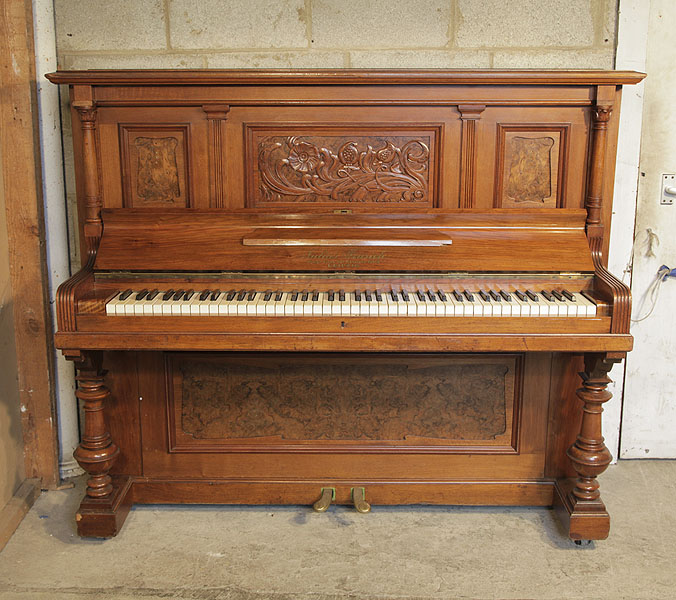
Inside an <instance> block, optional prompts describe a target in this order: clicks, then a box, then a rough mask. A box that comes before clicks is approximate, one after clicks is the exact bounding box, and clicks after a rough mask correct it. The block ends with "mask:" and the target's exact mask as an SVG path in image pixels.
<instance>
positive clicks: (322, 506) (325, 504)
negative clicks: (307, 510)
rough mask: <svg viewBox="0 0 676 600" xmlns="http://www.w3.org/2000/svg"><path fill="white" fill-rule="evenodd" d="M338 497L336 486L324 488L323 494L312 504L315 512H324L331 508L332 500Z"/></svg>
mask: <svg viewBox="0 0 676 600" xmlns="http://www.w3.org/2000/svg"><path fill="white" fill-rule="evenodd" d="M335 499H336V488H330V487H328V488H322V495H321V496H320V497H319V500H317V502H315V503H314V504H313V505H312V508H313V509H314V511H315V512H319V513H323V512H326V511H327V510H328V509H329V506H331V502H332V501H333V500H335Z"/></svg>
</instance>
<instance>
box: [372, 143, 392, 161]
mask: <svg viewBox="0 0 676 600" xmlns="http://www.w3.org/2000/svg"><path fill="white" fill-rule="evenodd" d="M394 150H395V149H394V146H393V145H392V144H391V143H388V144H387V146H385V147H384V148H381V149H380V150H378V152H377V154H376V157H377V158H378V160H379V161H380V162H383V163H389V162H392V160H394V157H395V156H396V154H395V151H394Z"/></svg>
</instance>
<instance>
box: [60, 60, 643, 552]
mask: <svg viewBox="0 0 676 600" xmlns="http://www.w3.org/2000/svg"><path fill="white" fill-rule="evenodd" d="M48 77H49V79H50V80H51V81H53V82H54V83H60V84H68V85H69V86H70V98H71V106H72V113H73V134H74V136H73V139H74V146H75V156H76V159H75V167H76V176H77V177H76V178H77V192H78V208H79V217H80V218H79V230H80V243H81V247H82V256H83V257H85V258H84V260H83V266H82V269H81V270H80V271H79V272H78V273H77V274H76V275H74V276H73V277H72V278H71V279H70V280H68V281H67V282H66V283H64V284H63V285H62V286H61V287H60V289H59V291H58V295H57V314H58V333H57V334H56V343H57V346H58V347H59V348H60V349H61V350H62V351H63V352H64V354H65V355H66V356H67V357H68V358H70V359H72V360H73V361H74V362H75V364H76V367H77V369H78V390H77V395H78V397H79V398H80V399H81V400H82V401H83V405H84V413H85V426H84V432H83V436H82V442H81V444H80V446H79V447H78V449H77V451H76V452H75V456H76V458H77V460H78V461H79V463H80V464H81V465H82V467H83V468H84V469H85V470H86V471H87V472H88V474H89V481H88V487H87V494H86V497H85V498H84V500H83V502H82V505H81V507H80V509H79V511H78V513H77V517H76V518H77V522H78V531H79V533H80V534H81V535H83V536H95V537H109V536H113V535H115V534H116V533H117V532H118V531H119V529H120V527H121V526H122V523H123V521H124V519H125V516H126V514H127V512H128V510H129V508H130V506H131V505H133V504H134V503H139V504H142V503H157V502H183V503H245V504H261V503H265V504H269V503H272V504H286V503H294V504H306V505H311V504H313V503H315V502H317V504H316V508H317V509H318V510H325V509H326V508H327V506H328V504H329V503H330V502H337V503H354V504H355V507H356V508H357V509H358V510H360V511H365V510H368V506H369V504H371V505H375V506H377V505H379V504H414V503H431V504H485V505H537V506H555V507H557V508H558V512H559V514H560V515H561V517H562V520H563V523H564V525H565V528H566V531H567V533H568V535H569V536H570V537H571V538H573V539H576V540H580V539H602V538H605V537H606V536H607V535H608V531H609V516H608V513H607V511H606V508H605V506H604V504H603V502H602V501H601V497H600V493H599V489H598V487H599V486H598V482H597V476H598V475H599V474H601V473H602V472H603V471H604V469H605V468H606V466H607V465H608V463H609V462H610V460H611V457H610V454H609V452H608V450H607V449H606V447H605V445H604V443H603V437H602V435H601V413H602V405H603V403H604V402H606V401H607V400H608V399H609V398H610V394H609V393H608V391H607V389H606V388H607V384H608V382H609V379H608V377H607V373H608V371H609V370H610V368H611V366H612V364H613V363H615V362H617V361H619V360H621V359H622V358H623V357H624V356H625V353H626V352H627V351H629V350H630V349H631V345H632V338H631V336H630V335H629V311H630V296H629V291H628V289H627V288H626V287H625V286H624V285H623V284H622V283H621V282H619V281H618V280H617V279H615V278H614V277H613V276H612V275H611V274H610V273H608V271H607V270H606V264H607V260H606V254H607V249H608V232H609V224H610V217H611V214H612V213H611V211H612V188H613V174H614V163H615V150H616V142H617V126H618V113H619V104H620V93H621V86H622V85H623V84H633V83H637V82H638V81H640V80H641V78H642V75H641V74H638V73H632V72H619V71H618V72H604V71H556V72H553V71H552V72H544V71H417V72H408V71H81V72H76V71H72V72H69V71H62V72H57V73H53V74H51V75H49V76H48ZM579 372H581V373H582V378H581V380H580V378H579V377H578V373H579ZM578 388H579V389H578Z"/></svg>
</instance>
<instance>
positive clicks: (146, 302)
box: [106, 289, 596, 317]
mask: <svg viewBox="0 0 676 600" xmlns="http://www.w3.org/2000/svg"><path fill="white" fill-rule="evenodd" d="M106 313H107V314H109V315H145V316H152V315H174V316H181V315H183V316H207V315H212V316H218V315H220V316H224V315H246V316H294V317H302V316H305V317H317V316H332V315H333V316H360V317H364V316H371V317H387V316H398V317H406V316H408V317H421V316H424V317H430V316H434V317H453V316H456V317H459V316H465V317H496V316H501V317H592V316H594V315H596V304H594V302H592V301H591V300H589V299H588V298H587V297H586V296H584V295H583V294H581V293H577V292H576V293H574V294H573V293H571V292H569V291H567V290H541V291H539V292H537V293H536V292H533V291H531V290H523V291H522V290H517V291H511V292H506V291H504V290H489V289H487V290H478V291H471V292H470V291H467V290H448V291H447V290H444V291H442V290H431V289H428V290H405V289H399V290H391V291H387V292H385V291H377V290H373V289H371V290H367V289H363V290H354V291H348V292H346V291H344V290H329V291H317V290H295V291H281V290H265V291H260V290H228V291H221V290H211V289H210V290H201V291H195V290H191V289H189V290H183V289H179V290H161V291H160V290H147V289H144V290H140V291H135V290H131V289H128V290H125V291H123V292H121V293H119V294H117V295H116V296H115V298H113V299H112V300H110V301H109V302H108V303H107V304H106Z"/></svg>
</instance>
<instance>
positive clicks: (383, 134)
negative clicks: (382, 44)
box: [247, 127, 436, 210]
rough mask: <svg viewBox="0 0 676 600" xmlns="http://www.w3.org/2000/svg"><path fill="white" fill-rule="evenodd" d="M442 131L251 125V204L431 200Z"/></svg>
mask: <svg viewBox="0 0 676 600" xmlns="http://www.w3.org/2000/svg"><path fill="white" fill-rule="evenodd" d="M435 136H436V130H434V129H433V130H427V131H406V130H404V131H394V132H392V131H383V130H381V131H378V130H372V131H368V132H366V133H364V132H363V131H360V132H358V133H355V134H350V133H345V132H341V133H334V132H329V131H327V132H323V131H321V129H320V128H319V127H313V128H312V130H311V131H304V130H303V129H302V128H298V129H295V130H293V131H292V130H290V129H288V130H282V128H277V129H275V128H256V127H252V128H250V139H249V148H248V150H247V151H248V153H249V155H250V156H249V160H248V161H247V165H248V167H247V168H249V169H251V171H250V174H249V182H248V183H249V187H250V190H249V198H250V203H251V204H252V205H270V204H278V203H294V204H298V203H315V204H319V203H321V204H324V205H325V204H327V203H335V204H347V205H349V204H352V205H364V204H386V205H387V206H388V210H389V209H392V208H394V209H396V207H397V206H403V207H421V208H423V207H426V206H432V204H433V200H432V198H433V191H434V177H435V168H434V161H435Z"/></svg>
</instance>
